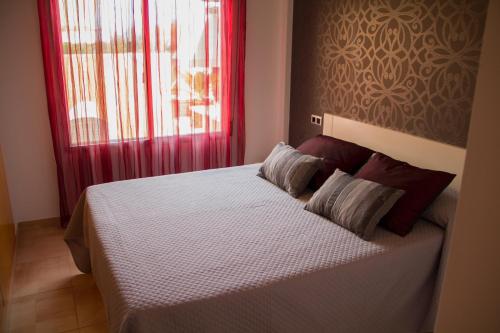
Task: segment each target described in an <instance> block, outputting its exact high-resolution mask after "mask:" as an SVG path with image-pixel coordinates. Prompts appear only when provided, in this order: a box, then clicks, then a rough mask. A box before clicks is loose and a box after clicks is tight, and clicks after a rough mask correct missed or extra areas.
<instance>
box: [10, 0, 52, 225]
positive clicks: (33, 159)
mask: <svg viewBox="0 0 500 333" xmlns="http://www.w3.org/2000/svg"><path fill="white" fill-rule="evenodd" d="M0 45H1V47H2V51H1V52H0V144H1V145H2V149H3V152H4V161H5V171H6V174H7V184H8V187H9V193H10V197H11V205H12V213H13V218H14V221H15V222H19V221H26V220H35V219H42V218H49V217H54V216H59V205H58V191H57V178H56V165H55V161H54V154H53V150H52V141H51V136H50V128H49V119H48V113H47V102H46V98H45V83H44V76H43V63H42V54H41V49H40V33H39V29H38V12H37V6H36V0H16V1H0Z"/></svg>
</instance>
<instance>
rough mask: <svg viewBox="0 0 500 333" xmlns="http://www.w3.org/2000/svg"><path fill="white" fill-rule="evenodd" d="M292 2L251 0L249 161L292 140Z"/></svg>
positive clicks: (247, 93) (247, 90) (258, 159)
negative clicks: (290, 91) (290, 97)
mask: <svg viewBox="0 0 500 333" xmlns="http://www.w3.org/2000/svg"><path fill="white" fill-rule="evenodd" d="M292 4H293V0H272V1H269V0H248V1H247V36H246V38H247V39H246V43H247V44H246V49H247V53H246V66H245V69H246V72H245V75H246V80H245V99H246V117H245V122H246V140H247V145H246V156H245V163H254V162H261V161H263V160H264V158H265V157H266V156H267V155H268V154H269V152H270V151H271V149H272V148H273V147H274V146H275V145H276V143H278V142H279V141H282V140H285V141H287V140H288V106H289V102H288V101H289V86H290V84H289V80H290V54H291V51H290V50H291V23H292V22H291V20H292Z"/></svg>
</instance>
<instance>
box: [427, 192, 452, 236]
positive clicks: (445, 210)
mask: <svg viewBox="0 0 500 333" xmlns="http://www.w3.org/2000/svg"><path fill="white" fill-rule="evenodd" d="M457 202H458V192H457V191H456V190H454V189H451V188H449V187H447V188H446V189H445V190H444V191H443V193H441V194H440V195H439V196H438V197H437V198H436V200H434V202H433V203H432V204H430V206H429V207H428V208H427V209H426V210H425V211H424V212H423V213H422V217H423V218H424V219H426V220H427V221H430V222H433V223H435V224H437V225H439V226H440V227H442V228H446V226H447V225H448V224H449V223H451V222H452V221H453V220H454V219H455V211H456V210H457Z"/></svg>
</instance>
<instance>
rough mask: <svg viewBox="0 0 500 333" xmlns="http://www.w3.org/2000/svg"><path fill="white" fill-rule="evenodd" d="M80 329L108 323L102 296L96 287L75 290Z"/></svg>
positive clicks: (75, 288)
mask: <svg viewBox="0 0 500 333" xmlns="http://www.w3.org/2000/svg"><path fill="white" fill-rule="evenodd" d="M73 291H74V295H75V301H76V313H77V315H78V325H79V327H85V326H89V325H93V324H99V323H103V322H106V312H105V309H104V304H103V303H102V300H101V294H100V293H99V290H98V289H97V287H96V286H95V285H91V286H78V287H74V288H73Z"/></svg>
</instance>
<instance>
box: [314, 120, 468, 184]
mask: <svg viewBox="0 0 500 333" xmlns="http://www.w3.org/2000/svg"><path fill="white" fill-rule="evenodd" d="M323 134H324V135H328V136H333V137H335V138H339V139H343V140H346V141H351V142H354V143H357V144H359V145H362V146H365V147H368V148H370V149H372V150H375V151H379V152H381V153H384V154H386V155H388V156H391V157H393V158H395V159H398V160H402V161H406V162H408V163H410V164H413V165H415V166H418V167H421V168H427V169H434V170H442V171H447V172H451V173H454V174H456V175H457V176H456V177H455V179H454V180H453V182H452V183H451V184H450V187H451V188H453V189H454V190H456V191H460V184H461V182H462V172H463V167H464V162H465V152H466V150H465V149H463V148H459V147H455V146H451V145H448V144H445V143H441V142H436V141H432V140H429V139H425V138H421V137H417V136H414V135H411V134H407V133H402V132H397V131H394V130H390V129H387V128H382V127H378V126H374V125H369V124H365V123H361V122H358V121H355V120H351V119H347V118H342V117H338V116H334V115H332V114H328V113H325V114H324V116H323Z"/></svg>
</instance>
